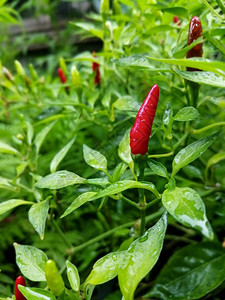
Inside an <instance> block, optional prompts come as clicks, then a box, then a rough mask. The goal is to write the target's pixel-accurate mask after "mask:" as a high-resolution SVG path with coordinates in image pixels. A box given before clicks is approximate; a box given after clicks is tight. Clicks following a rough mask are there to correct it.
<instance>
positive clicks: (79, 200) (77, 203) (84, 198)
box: [60, 192, 97, 218]
mask: <svg viewBox="0 0 225 300" xmlns="http://www.w3.org/2000/svg"><path fill="white" fill-rule="evenodd" d="M95 194H97V193H96V192H86V193H83V194H81V195H80V196H78V197H77V198H76V199H75V200H74V201H73V202H72V203H71V204H70V206H69V207H68V208H67V209H66V211H65V212H64V214H63V215H62V216H61V217H60V218H64V217H66V216H67V215H69V214H71V213H72V212H73V211H74V210H75V209H77V208H78V207H80V206H81V205H83V204H84V203H86V202H88V201H90V200H92V197H93V196H94V195H95Z"/></svg>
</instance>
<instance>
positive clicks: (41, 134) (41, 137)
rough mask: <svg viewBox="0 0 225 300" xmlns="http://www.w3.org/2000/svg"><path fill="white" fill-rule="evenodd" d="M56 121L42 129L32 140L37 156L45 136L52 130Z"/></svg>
mask: <svg viewBox="0 0 225 300" xmlns="http://www.w3.org/2000/svg"><path fill="white" fill-rule="evenodd" d="M55 123H56V121H55V122H53V123H50V124H49V125H47V126H46V127H44V128H43V129H42V130H41V131H40V132H39V133H38V134H37V136H36V138H35V140H34V144H35V146H36V152H37V154H38V153H39V151H40V148H41V146H42V144H43V142H44V140H45V138H46V136H47V134H48V133H49V131H50V130H51V129H52V127H53V126H54V125H55Z"/></svg>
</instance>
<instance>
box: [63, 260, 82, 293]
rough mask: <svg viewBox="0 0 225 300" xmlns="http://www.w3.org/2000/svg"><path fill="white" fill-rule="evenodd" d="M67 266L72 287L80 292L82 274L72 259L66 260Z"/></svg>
mask: <svg viewBox="0 0 225 300" xmlns="http://www.w3.org/2000/svg"><path fill="white" fill-rule="evenodd" d="M66 267H67V276H68V280H69V283H70V286H71V288H72V289H73V290H74V291H76V292H78V291H79V289H80V276H79V273H78V270H77V268H76V266H74V265H73V264H72V263H71V262H70V261H68V260H67V261H66Z"/></svg>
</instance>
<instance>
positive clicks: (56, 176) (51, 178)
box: [35, 171, 85, 190]
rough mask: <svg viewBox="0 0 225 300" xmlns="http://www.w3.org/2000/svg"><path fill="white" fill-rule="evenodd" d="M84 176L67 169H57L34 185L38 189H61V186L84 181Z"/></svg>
mask: <svg viewBox="0 0 225 300" xmlns="http://www.w3.org/2000/svg"><path fill="white" fill-rule="evenodd" d="M84 180H85V179H84V178H82V177H80V176H78V175H77V174H75V173H72V172H69V171H58V172H55V173H53V174H49V175H47V176H45V177H44V178H42V179H41V180H39V181H38V182H37V183H36V184H35V186H36V187H38V188H40V189H53V190H55V189H61V188H63V187H66V186H69V185H73V184H79V183H83V182H84Z"/></svg>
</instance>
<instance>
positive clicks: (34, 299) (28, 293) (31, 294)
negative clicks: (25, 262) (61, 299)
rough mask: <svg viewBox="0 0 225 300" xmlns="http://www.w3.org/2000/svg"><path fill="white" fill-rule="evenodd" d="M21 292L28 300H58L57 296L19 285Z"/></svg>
mask: <svg viewBox="0 0 225 300" xmlns="http://www.w3.org/2000/svg"><path fill="white" fill-rule="evenodd" d="M19 290H20V292H21V293H22V294H23V295H24V296H25V297H26V299H28V300H56V298H55V296H54V295H53V294H52V293H51V292H49V291H45V290H43V289H39V288H29V287H25V286H22V285H19Z"/></svg>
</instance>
